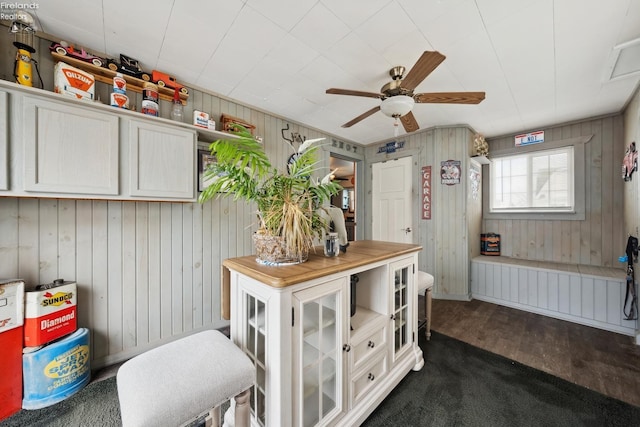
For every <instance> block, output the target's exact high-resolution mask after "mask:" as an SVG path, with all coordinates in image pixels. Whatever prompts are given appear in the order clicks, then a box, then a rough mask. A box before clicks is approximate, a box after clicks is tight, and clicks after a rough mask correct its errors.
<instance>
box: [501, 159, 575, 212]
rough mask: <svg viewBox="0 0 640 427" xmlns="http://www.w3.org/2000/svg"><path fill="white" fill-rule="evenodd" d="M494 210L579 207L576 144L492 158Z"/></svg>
mask: <svg viewBox="0 0 640 427" xmlns="http://www.w3.org/2000/svg"><path fill="white" fill-rule="evenodd" d="M490 176H491V190H490V199H491V201H490V203H491V212H494V213H518V212H529V213H532V212H533V213H545V212H573V211H575V207H576V206H575V191H574V188H575V186H574V147H573V146H568V147H562V148H557V149H552V150H541V151H533V152H528V153H523V154H517V155H511V156H505V157H499V158H494V159H492V162H491V170H490Z"/></svg>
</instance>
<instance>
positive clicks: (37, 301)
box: [24, 279, 78, 347]
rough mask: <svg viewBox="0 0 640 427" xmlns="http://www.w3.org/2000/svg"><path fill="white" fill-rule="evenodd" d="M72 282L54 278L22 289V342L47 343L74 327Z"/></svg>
mask: <svg viewBox="0 0 640 427" xmlns="http://www.w3.org/2000/svg"><path fill="white" fill-rule="evenodd" d="M77 301H78V298H77V292H76V283H75V282H65V281H64V280H62V279H56V280H54V281H53V283H47V284H45V285H38V286H37V287H36V288H35V289H32V290H28V291H27V292H25V298H24V303H25V304H24V345H25V347H35V346H39V345H43V344H46V343H48V342H51V341H53V340H55V339H58V338H60V337H63V336H65V335H67V334H70V333H72V332H75V330H76V329H77V321H76V318H77V315H76V305H77Z"/></svg>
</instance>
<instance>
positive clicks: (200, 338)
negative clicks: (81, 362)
mask: <svg viewBox="0 0 640 427" xmlns="http://www.w3.org/2000/svg"><path fill="white" fill-rule="evenodd" d="M255 375H256V371H255V367H254V365H253V363H252V362H251V360H250V359H249V358H248V357H247V355H246V354H244V353H243V352H242V350H241V349H240V348H238V347H237V346H236V345H235V344H234V343H233V342H232V341H231V340H229V339H228V338H227V337H226V336H224V335H223V334H222V333H220V332H219V331H213V330H208V331H204V332H199V333H197V334H194V335H191V336H188V337H186V338H181V339H179V340H177V341H173V342H170V343H168V344H164V345H162V346H160V347H157V348H154V349H152V350H149V351H147V352H146V353H143V354H141V355H139V356H136V357H134V358H133V359H130V360H128V361H127V362H125V363H124V364H123V365H122V366H121V367H120V369H119V370H118V373H117V377H116V380H117V385H118V399H119V401H120V412H121V414H122V425H123V426H161V425H162V426H164V425H166V426H177V425H180V424H183V423H185V422H187V421H189V420H190V419H192V418H195V417H197V416H198V415H200V414H202V413H204V412H206V411H208V410H210V409H213V408H214V407H216V406H218V405H220V404H222V403H223V402H225V401H226V400H228V399H229V398H231V397H233V396H235V395H236V394H238V393H240V392H242V391H244V390H246V389H248V388H249V387H251V386H252V385H253V383H254V378H255Z"/></svg>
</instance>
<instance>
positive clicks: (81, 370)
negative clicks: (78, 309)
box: [22, 328, 91, 409]
mask: <svg viewBox="0 0 640 427" xmlns="http://www.w3.org/2000/svg"><path fill="white" fill-rule="evenodd" d="M89 355H90V353H89V330H88V329H86V328H80V329H78V330H77V331H76V332H74V333H73V334H71V335H69V336H66V337H64V338H62V339H60V340H58V341H56V342H53V343H51V344H49V345H45V346H44V347H42V348H38V349H34V350H33V351H30V349H25V353H24V355H23V356H22V372H23V377H24V378H23V383H24V396H23V397H22V408H23V409H40V408H44V407H47V406H51V405H53V404H54V403H58V402H60V401H61V400H64V399H66V398H68V397H70V396H72V395H74V394H75V393H77V392H78V391H80V390H82V388H83V387H84V386H85V385H87V384H88V383H89V380H90V379H91V365H90V357H89Z"/></svg>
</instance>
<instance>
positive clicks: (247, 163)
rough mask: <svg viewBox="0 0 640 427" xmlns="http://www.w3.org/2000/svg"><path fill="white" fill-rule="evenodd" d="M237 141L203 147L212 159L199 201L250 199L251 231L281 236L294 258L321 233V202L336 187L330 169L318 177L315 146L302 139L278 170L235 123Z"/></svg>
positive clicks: (324, 225)
mask: <svg viewBox="0 0 640 427" xmlns="http://www.w3.org/2000/svg"><path fill="white" fill-rule="evenodd" d="M232 133H233V134H234V135H236V136H237V137H238V138H237V139H220V140H217V141H215V142H213V143H211V145H210V146H209V150H210V151H211V154H212V155H214V156H215V157H216V162H214V163H212V164H211V165H209V167H208V168H207V170H205V171H204V179H205V181H208V182H210V184H209V186H208V187H207V188H206V189H205V190H204V191H203V192H202V193H200V197H199V199H198V200H199V202H200V203H204V202H205V201H207V200H210V199H212V198H216V197H230V196H233V198H234V200H240V199H242V200H246V201H248V202H256V204H257V207H258V212H257V214H258V222H259V224H258V231H257V234H262V235H266V236H273V237H281V238H282V239H284V245H285V249H286V254H287V256H288V257H292V258H295V257H300V256H301V254H306V253H308V251H309V249H311V248H312V247H313V241H314V238H320V237H322V233H323V232H325V231H327V229H328V222H327V220H326V219H325V218H326V215H323V213H322V205H323V204H324V203H325V202H327V201H329V200H330V199H331V196H332V195H334V194H337V193H338V192H339V191H340V190H342V187H341V186H340V185H339V184H337V183H335V182H333V181H332V180H331V173H329V174H328V175H326V176H325V177H324V178H322V179H321V180H319V179H318V178H315V177H314V176H313V175H314V173H316V172H318V170H319V168H318V162H317V160H316V154H317V151H318V146H316V145H313V144H311V143H304V144H302V145H301V146H300V149H299V150H298V151H297V152H295V153H294V156H293V160H292V161H291V162H290V163H289V165H288V170H287V171H284V172H281V171H279V170H278V169H277V168H274V167H273V166H272V165H271V162H270V161H269V158H268V157H267V155H266V153H265V152H264V149H263V147H262V144H260V143H258V142H257V141H256V140H255V139H254V138H253V136H252V135H251V134H250V133H249V132H248V131H247V129H245V128H244V127H242V126H240V125H235V129H234V132H232Z"/></svg>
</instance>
